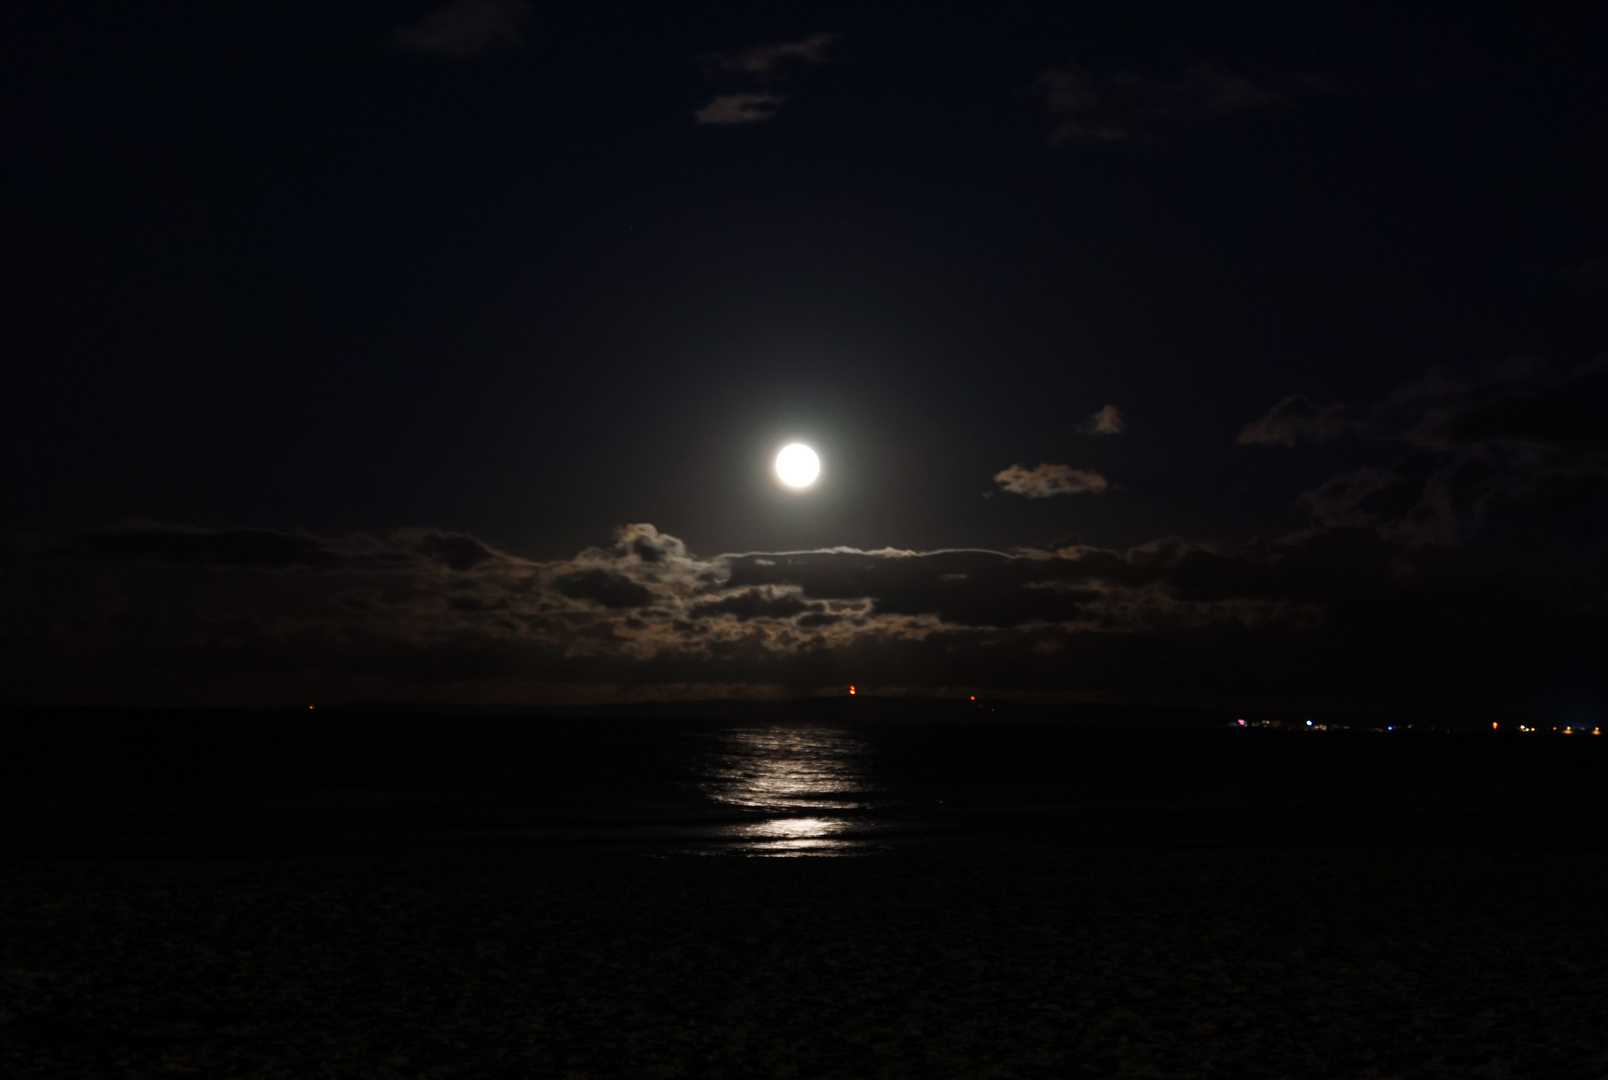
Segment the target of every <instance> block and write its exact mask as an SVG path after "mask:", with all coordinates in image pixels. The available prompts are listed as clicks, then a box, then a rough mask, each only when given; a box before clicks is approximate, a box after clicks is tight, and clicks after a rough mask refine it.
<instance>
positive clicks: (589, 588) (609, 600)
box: [552, 569, 653, 610]
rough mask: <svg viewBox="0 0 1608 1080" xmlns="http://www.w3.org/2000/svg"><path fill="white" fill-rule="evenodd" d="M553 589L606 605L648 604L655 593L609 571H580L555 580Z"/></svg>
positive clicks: (607, 606) (562, 594)
mask: <svg viewBox="0 0 1608 1080" xmlns="http://www.w3.org/2000/svg"><path fill="white" fill-rule="evenodd" d="M552 587H553V591H554V592H556V593H558V594H559V595H560V596H567V597H570V598H571V599H575V600H594V601H596V602H597V603H599V604H602V605H603V606H604V607H606V608H611V609H614V610H619V609H620V608H639V607H646V606H647V605H649V604H651V603H652V602H653V592H652V591H651V590H649V589H647V588H645V587H644V586H642V585H639V584H637V583H636V582H634V581H632V580H631V579H630V578H628V577H622V576H621V575H619V574H611V573H609V572H608V571H607V570H598V569H591V570H579V571H576V572H575V573H573V574H563V575H561V576H559V577H556V578H554V579H553V585H552Z"/></svg>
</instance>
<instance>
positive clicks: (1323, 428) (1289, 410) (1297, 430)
mask: <svg viewBox="0 0 1608 1080" xmlns="http://www.w3.org/2000/svg"><path fill="white" fill-rule="evenodd" d="M1350 423H1351V420H1350V413H1349V412H1348V411H1347V409H1346V407H1345V406H1344V405H1314V404H1313V403H1312V402H1310V401H1308V400H1307V399H1306V398H1304V397H1302V396H1301V395H1299V394H1292V395H1291V396H1289V397H1287V398H1285V399H1284V400H1283V401H1281V402H1279V403H1278V404H1277V405H1275V406H1273V408H1272V409H1271V410H1270V411H1269V412H1268V414H1267V415H1266V416H1264V417H1262V418H1261V419H1260V420H1252V421H1251V422H1250V423H1248V424H1246V425H1245V426H1244V427H1243V428H1241V429H1240V433H1239V441H1240V442H1241V443H1246V444H1255V443H1266V444H1272V445H1275V446H1294V445H1295V444H1296V443H1297V442H1302V441H1305V442H1328V441H1329V440H1331V439H1338V438H1339V437H1340V436H1341V435H1342V434H1344V433H1345V431H1346V429H1347V427H1348V426H1349V425H1350Z"/></svg>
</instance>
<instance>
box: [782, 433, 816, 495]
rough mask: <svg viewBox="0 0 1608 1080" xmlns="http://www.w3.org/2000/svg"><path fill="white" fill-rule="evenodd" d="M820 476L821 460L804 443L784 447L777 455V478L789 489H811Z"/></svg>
mask: <svg viewBox="0 0 1608 1080" xmlns="http://www.w3.org/2000/svg"><path fill="white" fill-rule="evenodd" d="M820 475H821V459H820V458H818V457H816V456H815V451H814V450H811V449H810V448H809V447H807V446H805V445H804V444H803V443H792V444H790V445H788V446H784V447H782V451H781V453H779V454H777V455H776V478H777V479H778V480H780V481H781V482H782V483H784V484H786V485H787V486H788V487H792V488H804V487H809V486H810V485H811V484H813V483H815V478H816V477H817V476H820Z"/></svg>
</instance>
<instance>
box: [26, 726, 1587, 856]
mask: <svg viewBox="0 0 1608 1080" xmlns="http://www.w3.org/2000/svg"><path fill="white" fill-rule="evenodd" d="M0 723H3V727H0V856H43V857H56V856H74V855H168V854H203V855H210V854H249V853H268V852H356V851H390V850H415V849H475V848H484V849H570V850H573V849H580V850H622V851H648V852H667V853H668V852H701V853H742V854H755V855H797V854H875V853H878V852H886V851H893V850H900V849H909V848H918V847H919V848H955V849H977V848H1014V849H1073V848H1082V847H1109V846H1141V847H1145V846H1152V847H1153V846H1172V847H1334V846H1363V847H1390V846H1408V847H1432V848H1445V847H1502V848H1510V847H1566V848H1580V847H1600V846H1603V844H1604V840H1605V838H1608V739H1604V738H1600V737H1592V736H1573V737H1566V736H1560V735H1549V734H1536V735H1517V734H1514V735H1495V734H1472V733H1462V734H1394V735H1383V734H1371V733H1367V734H1365V733H1340V732H1324V733H1299V732H1278V731H1243V730H1215V729H1213V730H1145V729H1128V730H1090V729H1070V728H1065V727H1055V726H1046V725H1038V726H1026V725H1023V726H1011V725H999V726H984V725H974V726H966V725H957V724H923V723H900V724H880V725H878V724H864V725H806V724H781V723H778V724H770V725H765V724H735V725H719V724H699V723H689V722H685V721H673V720H655V721H626V720H602V719H587V720H551V719H537V720H533V719H524V718H491V717H452V716H428V717H420V716H402V717H385V716H372V715H365V716H351V715H343V716H327V717H318V718H314V717H310V716H307V715H304V714H297V715H294V716H284V715H265V714H207V713H185V714H149V713H125V714H117V713H93V714H92V713H59V712H58V713H44V712H41V713H24V712H13V713H10V714H6V715H5V716H4V718H3V721H0Z"/></svg>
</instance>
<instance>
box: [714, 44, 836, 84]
mask: <svg viewBox="0 0 1608 1080" xmlns="http://www.w3.org/2000/svg"><path fill="white" fill-rule="evenodd" d="M838 40H839V39H838V35H837V34H811V35H810V36H809V37H807V38H804V39H803V40H801V41H782V42H777V43H775V44H772V45H755V46H752V47H750V48H746V49H728V50H725V51H723V52H709V53H704V54H703V55H701V56H699V57H698V64H699V66H700V67H702V68H703V69H704V70H705V71H706V72H710V73H715V72H735V73H738V74H742V75H752V76H756V77H760V78H776V77H778V76H782V75H786V74H787V73H788V72H790V71H791V70H793V69H795V68H800V67H815V66H818V65H821V64H829V63H831V62H832V48H833V46H834V45H836V44H837V42H838Z"/></svg>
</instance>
